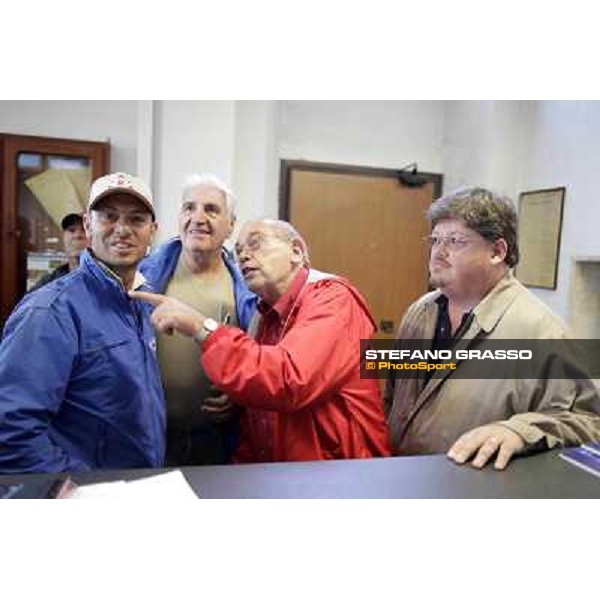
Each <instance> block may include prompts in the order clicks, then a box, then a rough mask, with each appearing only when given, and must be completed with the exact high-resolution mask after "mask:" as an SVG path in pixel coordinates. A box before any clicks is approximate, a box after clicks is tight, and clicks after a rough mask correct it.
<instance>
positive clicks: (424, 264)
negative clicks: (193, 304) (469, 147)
mask: <svg viewBox="0 0 600 600" xmlns="http://www.w3.org/2000/svg"><path fill="white" fill-rule="evenodd" d="M284 163H285V164H284V165H283V171H282V174H283V181H282V190H283V196H282V203H281V211H280V212H281V216H282V218H287V220H289V221H290V222H291V223H292V224H293V225H294V226H295V227H296V228H297V229H298V231H299V232H300V233H301V234H302V235H303V237H304V238H305V239H306V241H307V243H308V246H309V250H310V257H311V264H312V266H314V267H315V268H317V269H319V270H322V271H327V272H331V273H336V274H338V275H343V276H345V277H348V278H349V279H350V280H351V281H352V282H353V283H354V284H355V285H356V287H357V288H358V289H359V290H360V291H361V292H362V294H363V295H364V296H365V298H366V299H367V301H368V303H369V306H370V308H371V311H372V314H373V317H374V319H375V322H376V324H377V327H378V333H377V337H378V338H382V339H385V338H393V337H394V335H395V333H396V330H397V328H398V324H399V319H400V318H401V317H402V315H403V314H404V313H405V312H406V309H407V308H408V306H409V305H410V304H411V303H412V302H413V301H414V300H416V299H417V298H418V297H419V296H421V295H422V294H424V293H425V292H426V291H427V289H428V248H427V244H426V242H425V240H424V238H425V237H426V236H427V235H428V234H429V232H430V227H429V223H428V222H427V220H426V219H425V217H424V215H425V211H426V210H427V208H428V206H429V205H430V204H431V202H432V200H433V199H434V198H435V197H437V196H438V195H439V194H440V193H441V179H442V177H441V175H433V174H429V175H426V174H423V179H424V180H426V182H425V183H424V185H422V186H420V187H408V186H407V185H406V184H403V183H401V182H400V180H399V178H398V172H397V171H393V170H383V169H368V168H365V169H362V168H356V167H351V168H349V167H342V166H336V165H319V164H314V163H303V162H289V163H287V162H285V161H284Z"/></svg>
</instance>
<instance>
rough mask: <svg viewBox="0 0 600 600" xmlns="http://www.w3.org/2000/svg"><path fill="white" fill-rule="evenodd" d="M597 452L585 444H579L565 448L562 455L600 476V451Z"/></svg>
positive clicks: (577, 465) (563, 457) (581, 467)
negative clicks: (576, 446)
mask: <svg viewBox="0 0 600 600" xmlns="http://www.w3.org/2000/svg"><path fill="white" fill-rule="evenodd" d="M597 452H598V451H595V452H593V451H591V450H589V449H588V448H586V447H585V446H579V447H578V448H567V449H566V450H563V451H562V452H561V453H560V457H561V458H562V459H564V460H566V461H568V462H570V463H571V464H573V465H575V466H576V467H579V468H580V469H584V470H585V471H587V472H588V473H591V474H592V475H596V476H597V477H600V453H597Z"/></svg>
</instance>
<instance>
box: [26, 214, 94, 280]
mask: <svg viewBox="0 0 600 600" xmlns="http://www.w3.org/2000/svg"><path fill="white" fill-rule="evenodd" d="M60 226H61V227H62V230H63V245H64V248H65V254H66V255H67V261H68V262H66V263H64V264H63V265H60V266H59V267H56V269H54V271H52V272H50V273H47V274H46V275H44V276H43V277H41V278H40V280H39V281H38V282H37V283H36V284H35V285H34V286H33V287H32V288H31V289H30V290H29V291H30V292H33V291H35V290H39V289H40V288H41V287H42V286H43V285H46V284H47V283H50V282H51V281H54V280H55V279H58V278H59V277H63V276H64V275H67V274H68V273H70V272H71V271H73V270H74V269H76V268H77V267H78V266H79V257H80V256H81V253H82V252H83V251H84V250H85V249H86V248H87V239H86V237H85V230H84V228H83V216H82V215H78V214H76V213H69V214H68V215H66V216H65V217H64V218H63V220H62V221H61V223H60Z"/></svg>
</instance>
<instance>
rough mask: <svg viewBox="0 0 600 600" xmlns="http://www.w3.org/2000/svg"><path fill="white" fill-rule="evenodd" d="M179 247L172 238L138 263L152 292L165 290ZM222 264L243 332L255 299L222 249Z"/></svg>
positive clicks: (252, 311) (251, 312)
mask: <svg viewBox="0 0 600 600" xmlns="http://www.w3.org/2000/svg"><path fill="white" fill-rule="evenodd" d="M181 247H182V245H181V240H180V239H179V238H173V239H171V240H169V241H168V242H165V243H164V244H162V245H161V246H159V247H158V248H157V249H156V250H155V251H154V252H152V254H150V255H149V256H147V257H146V258H145V259H144V260H143V261H142V262H141V263H140V266H139V270H140V272H141V273H142V274H143V275H144V277H145V278H146V280H147V284H148V286H149V287H150V288H152V290H153V291H155V292H157V293H159V294H163V293H164V291H165V290H166V289H167V285H168V283H169V280H170V279H171V277H172V276H173V273H174V272H175V268H176V267H177V261H178V260H179V256H180V254H181ZM223 262H224V263H225V266H226V267H227V269H229V273H230V274H231V279H232V280H233V294H234V296H235V307H236V311H237V319H238V323H239V326H240V328H241V329H243V330H244V331H245V330H246V329H248V325H249V324H250V319H252V316H253V315H254V312H255V310H256V303H257V297H256V294H254V293H253V292H251V291H250V290H249V289H248V288H247V287H246V283H245V282H244V279H243V277H242V274H241V273H240V270H239V269H238V268H237V265H236V264H235V262H234V261H233V260H232V258H231V257H230V255H229V253H228V252H227V250H225V249H223Z"/></svg>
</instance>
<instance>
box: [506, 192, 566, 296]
mask: <svg viewBox="0 0 600 600" xmlns="http://www.w3.org/2000/svg"><path fill="white" fill-rule="evenodd" d="M564 199H565V188H564V187H559V188H552V189H549V190H535V191H532V192H523V193H522V194H521V195H520V196H519V250H520V259H519V264H518V265H517V269H516V276H517V278H518V279H519V280H520V281H521V283H523V284H524V285H527V286H530V287H538V288H546V289H550V290H555V289H556V278H557V273H558V255H559V251H560V233H561V229H562V216H563V204H564Z"/></svg>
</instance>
